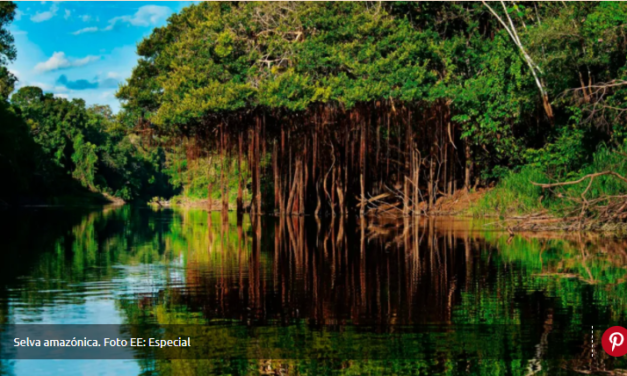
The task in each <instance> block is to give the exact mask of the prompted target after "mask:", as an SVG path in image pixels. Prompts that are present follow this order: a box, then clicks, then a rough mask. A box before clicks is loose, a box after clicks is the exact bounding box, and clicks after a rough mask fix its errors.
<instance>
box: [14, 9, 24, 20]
mask: <svg viewBox="0 0 627 376" xmlns="http://www.w3.org/2000/svg"><path fill="white" fill-rule="evenodd" d="M23 15H24V12H22V11H21V10H19V9H16V10H15V20H16V21H19V20H21V19H22V16H23Z"/></svg>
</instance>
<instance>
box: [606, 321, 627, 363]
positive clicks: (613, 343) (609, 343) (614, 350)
mask: <svg viewBox="0 0 627 376" xmlns="http://www.w3.org/2000/svg"><path fill="white" fill-rule="evenodd" d="M625 339H627V329H625V328H623V327H622V326H613V327H611V328H609V329H608V330H606V331H605V333H603V338H601V344H602V345H603V350H605V352H606V353H608V354H609V355H611V356H615V357H618V356H623V355H625V354H627V342H625Z"/></svg>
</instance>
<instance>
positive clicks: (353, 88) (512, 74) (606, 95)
mask: <svg viewBox="0 0 627 376" xmlns="http://www.w3.org/2000/svg"><path fill="white" fill-rule="evenodd" d="M500 20H503V21H504V23H505V26H506V27H507V28H506V27H504V25H503V24H502V23H501V22H500ZM626 22H627V6H626V5H625V4H624V3H619V2H604V3H590V2H583V3H566V4H561V3H532V2H527V3H507V4H505V3H502V6H501V4H500V3H494V4H492V6H491V7H490V8H489V7H488V6H487V5H484V4H481V3H428V2H427V3H425V2H423V3H411V2H395V3H385V4H372V3H366V2H350V3H331V2H327V3H325V2H318V3H315V2H314V3H202V4H198V5H193V6H190V7H187V8H185V9H184V10H183V11H182V12H181V13H180V14H176V15H174V16H172V17H171V18H170V19H169V21H168V25H167V26H165V27H162V28H157V29H155V30H154V31H153V33H152V35H151V36H149V37H148V38H146V39H145V40H144V41H142V42H141V43H140V45H139V46H138V54H139V55H140V56H141V58H140V60H139V62H138V65H137V67H136V68H135V70H134V72H133V75H132V77H131V78H130V79H129V80H128V82H127V83H126V85H124V86H122V87H121V88H120V90H119V92H118V97H119V98H120V99H121V100H122V101H123V103H124V106H123V107H124V111H123V119H124V121H125V122H128V124H132V125H137V124H141V126H142V127H148V128H150V129H151V130H152V131H153V132H155V133H157V134H159V135H160V136H161V137H164V138H165V139H169V138H172V137H173V138H175V139H178V138H181V137H183V138H187V137H191V138H196V139H198V138H206V137H207V136H206V135H207V134H210V133H211V132H212V131H214V130H217V129H218V128H219V127H220V126H221V124H222V123H223V122H226V123H232V122H237V116H238V115H237V114H246V113H250V112H251V111H260V112H263V113H268V114H273V116H277V115H276V114H298V113H307V111H308V110H310V109H311V108H314V107H315V106H316V105H320V104H324V105H327V106H331V107H333V108H336V109H339V110H337V111H346V110H350V109H351V108H355V107H359V106H360V105H362V104H365V103H374V102H378V101H385V102H387V103H390V105H389V107H388V108H392V109H393V108H394V107H395V106H399V107H400V106H405V105H406V106H418V110H417V111H422V114H421V113H420V112H418V113H417V114H415V115H414V116H415V117H421V116H422V117H424V118H428V117H436V118H437V117H442V118H443V119H445V122H448V125H444V126H445V127H446V126H447V127H448V130H446V128H444V130H443V131H440V130H439V129H438V128H436V127H433V128H431V129H430V130H427V132H430V133H432V134H437V133H438V132H448V133H449V136H448V138H450V141H451V143H457V142H458V141H457V140H461V141H463V142H464V143H465V144H466V145H468V147H469V153H468V154H466V155H463V153H464V152H463V151H462V150H461V148H459V144H457V146H456V150H457V151H456V152H455V153H456V154H457V155H458V156H456V157H455V159H456V161H457V162H456V163H458V164H468V163H472V164H474V170H473V171H472V172H471V173H472V175H474V177H476V178H477V179H479V181H480V182H483V183H484V184H487V183H489V182H490V181H493V180H495V179H498V178H500V177H501V176H504V175H507V174H509V172H508V171H509V170H510V169H512V168H513V169H516V168H517V167H518V166H520V165H523V164H531V165H534V166H537V165H538V164H540V165H542V173H544V174H546V175H545V177H546V178H547V179H551V180H554V179H562V178H564V177H567V176H569V174H570V175H571V176H572V174H575V173H576V172H577V171H580V170H581V169H584V168H586V166H589V165H590V164H591V163H592V162H593V158H592V155H593V154H594V152H595V151H596V150H597V148H598V147H599V145H606V146H605V147H606V149H607V150H612V149H613V148H614V147H616V146H617V145H621V144H622V143H623V140H624V138H625V135H626V133H625V132H626V128H625V121H626V119H625V116H624V115H625V113H627V111H625V108H626V107H625V104H624V99H625V96H626V94H627V92H626V89H627V85H625V81H624V79H625V78H626V73H627V66H626V61H627V60H626V58H627V56H626V54H625V46H627V36H626V35H625V32H624V30H625V26H626ZM518 41H519V43H520V47H519V46H517V44H518V43H517V42H518ZM526 56H528V57H529V59H528V60H527V59H526ZM536 77H537V79H536ZM545 99H546V100H545ZM395 103H396V105H395ZM240 116H241V115H240ZM306 116H315V115H312V114H308V115H306ZM383 116H385V115H383ZM239 119H240V121H242V120H241V117H240V118H239ZM446 119H448V120H446ZM243 121H247V120H243ZM229 126H230V125H229ZM286 129H288V127H287V126H286ZM388 130H389V125H388ZM378 132H379V130H378V129H377V135H376V137H377V139H378V137H379V133H378ZM369 137H374V135H373V136H369ZM391 137H394V135H393V134H390V133H387V134H386V133H385V132H383V133H382V134H381V138H382V141H381V142H385V140H386V139H388V140H389V139H390V138H391ZM401 137H402V136H401ZM416 137H418V138H419V137H421V135H420V134H418V135H417V136H416ZM388 142H389V141H388ZM400 145H401V144H400V141H399V146H400ZM205 146H207V145H205ZM454 146H455V145H454ZM211 147H212V146H210V145H209V146H208V149H205V150H204V151H203V153H204V152H210V150H211ZM437 147H438V148H441V146H437ZM377 148H378V146H377ZM425 153H429V150H428V149H427V150H426V151H424V150H423V151H422V154H423V155H424V154H425ZM431 153H432V154H433V151H431ZM460 153H461V156H460ZM388 155H389V152H388ZM442 157H444V158H446V157H445V156H440V158H442ZM449 158H450V157H449ZM326 165H327V166H328V165H330V162H326ZM438 174H439V172H438ZM458 176H459V175H458ZM457 179H459V178H457ZM473 180H474V178H473ZM519 180H520V181H521V183H523V180H524V178H520V179H519ZM440 184H443V183H442V179H440ZM517 184H520V183H517ZM523 185H528V182H525V183H523ZM520 188H521V189H525V188H524V187H520ZM440 189H441V190H445V189H446V187H445V186H443V185H442V186H441V188H440Z"/></svg>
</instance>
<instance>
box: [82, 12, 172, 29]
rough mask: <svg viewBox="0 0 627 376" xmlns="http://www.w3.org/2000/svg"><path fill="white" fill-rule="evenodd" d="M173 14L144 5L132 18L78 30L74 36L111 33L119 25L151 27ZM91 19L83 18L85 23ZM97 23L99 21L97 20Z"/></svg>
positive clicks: (116, 19)
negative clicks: (100, 26) (103, 32)
mask: <svg viewBox="0 0 627 376" xmlns="http://www.w3.org/2000/svg"><path fill="white" fill-rule="evenodd" d="M170 13H172V10H171V9H170V8H168V7H163V6H159V5H144V6H143V7H141V8H139V10H138V11H137V12H135V14H134V15H132V16H130V15H128V16H120V17H114V18H112V19H110V20H109V25H107V27H103V28H100V29H99V28H97V27H86V28H84V29H80V30H77V31H75V32H73V33H72V34H74V35H79V34H83V33H94V32H96V31H111V30H113V28H114V27H115V25H117V24H118V23H128V24H130V25H133V26H151V25H156V24H157V23H159V22H160V21H162V20H165V19H166V18H167V17H168V15H169V14H170ZM89 19H91V17H90V16H88V15H85V16H83V21H88V20H89ZM96 21H99V20H98V19H96Z"/></svg>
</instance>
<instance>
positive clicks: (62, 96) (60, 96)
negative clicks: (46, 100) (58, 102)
mask: <svg viewBox="0 0 627 376" xmlns="http://www.w3.org/2000/svg"><path fill="white" fill-rule="evenodd" d="M54 96H55V97H57V98H63V99H69V98H70V97H69V96H68V95H67V94H61V93H54Z"/></svg>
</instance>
